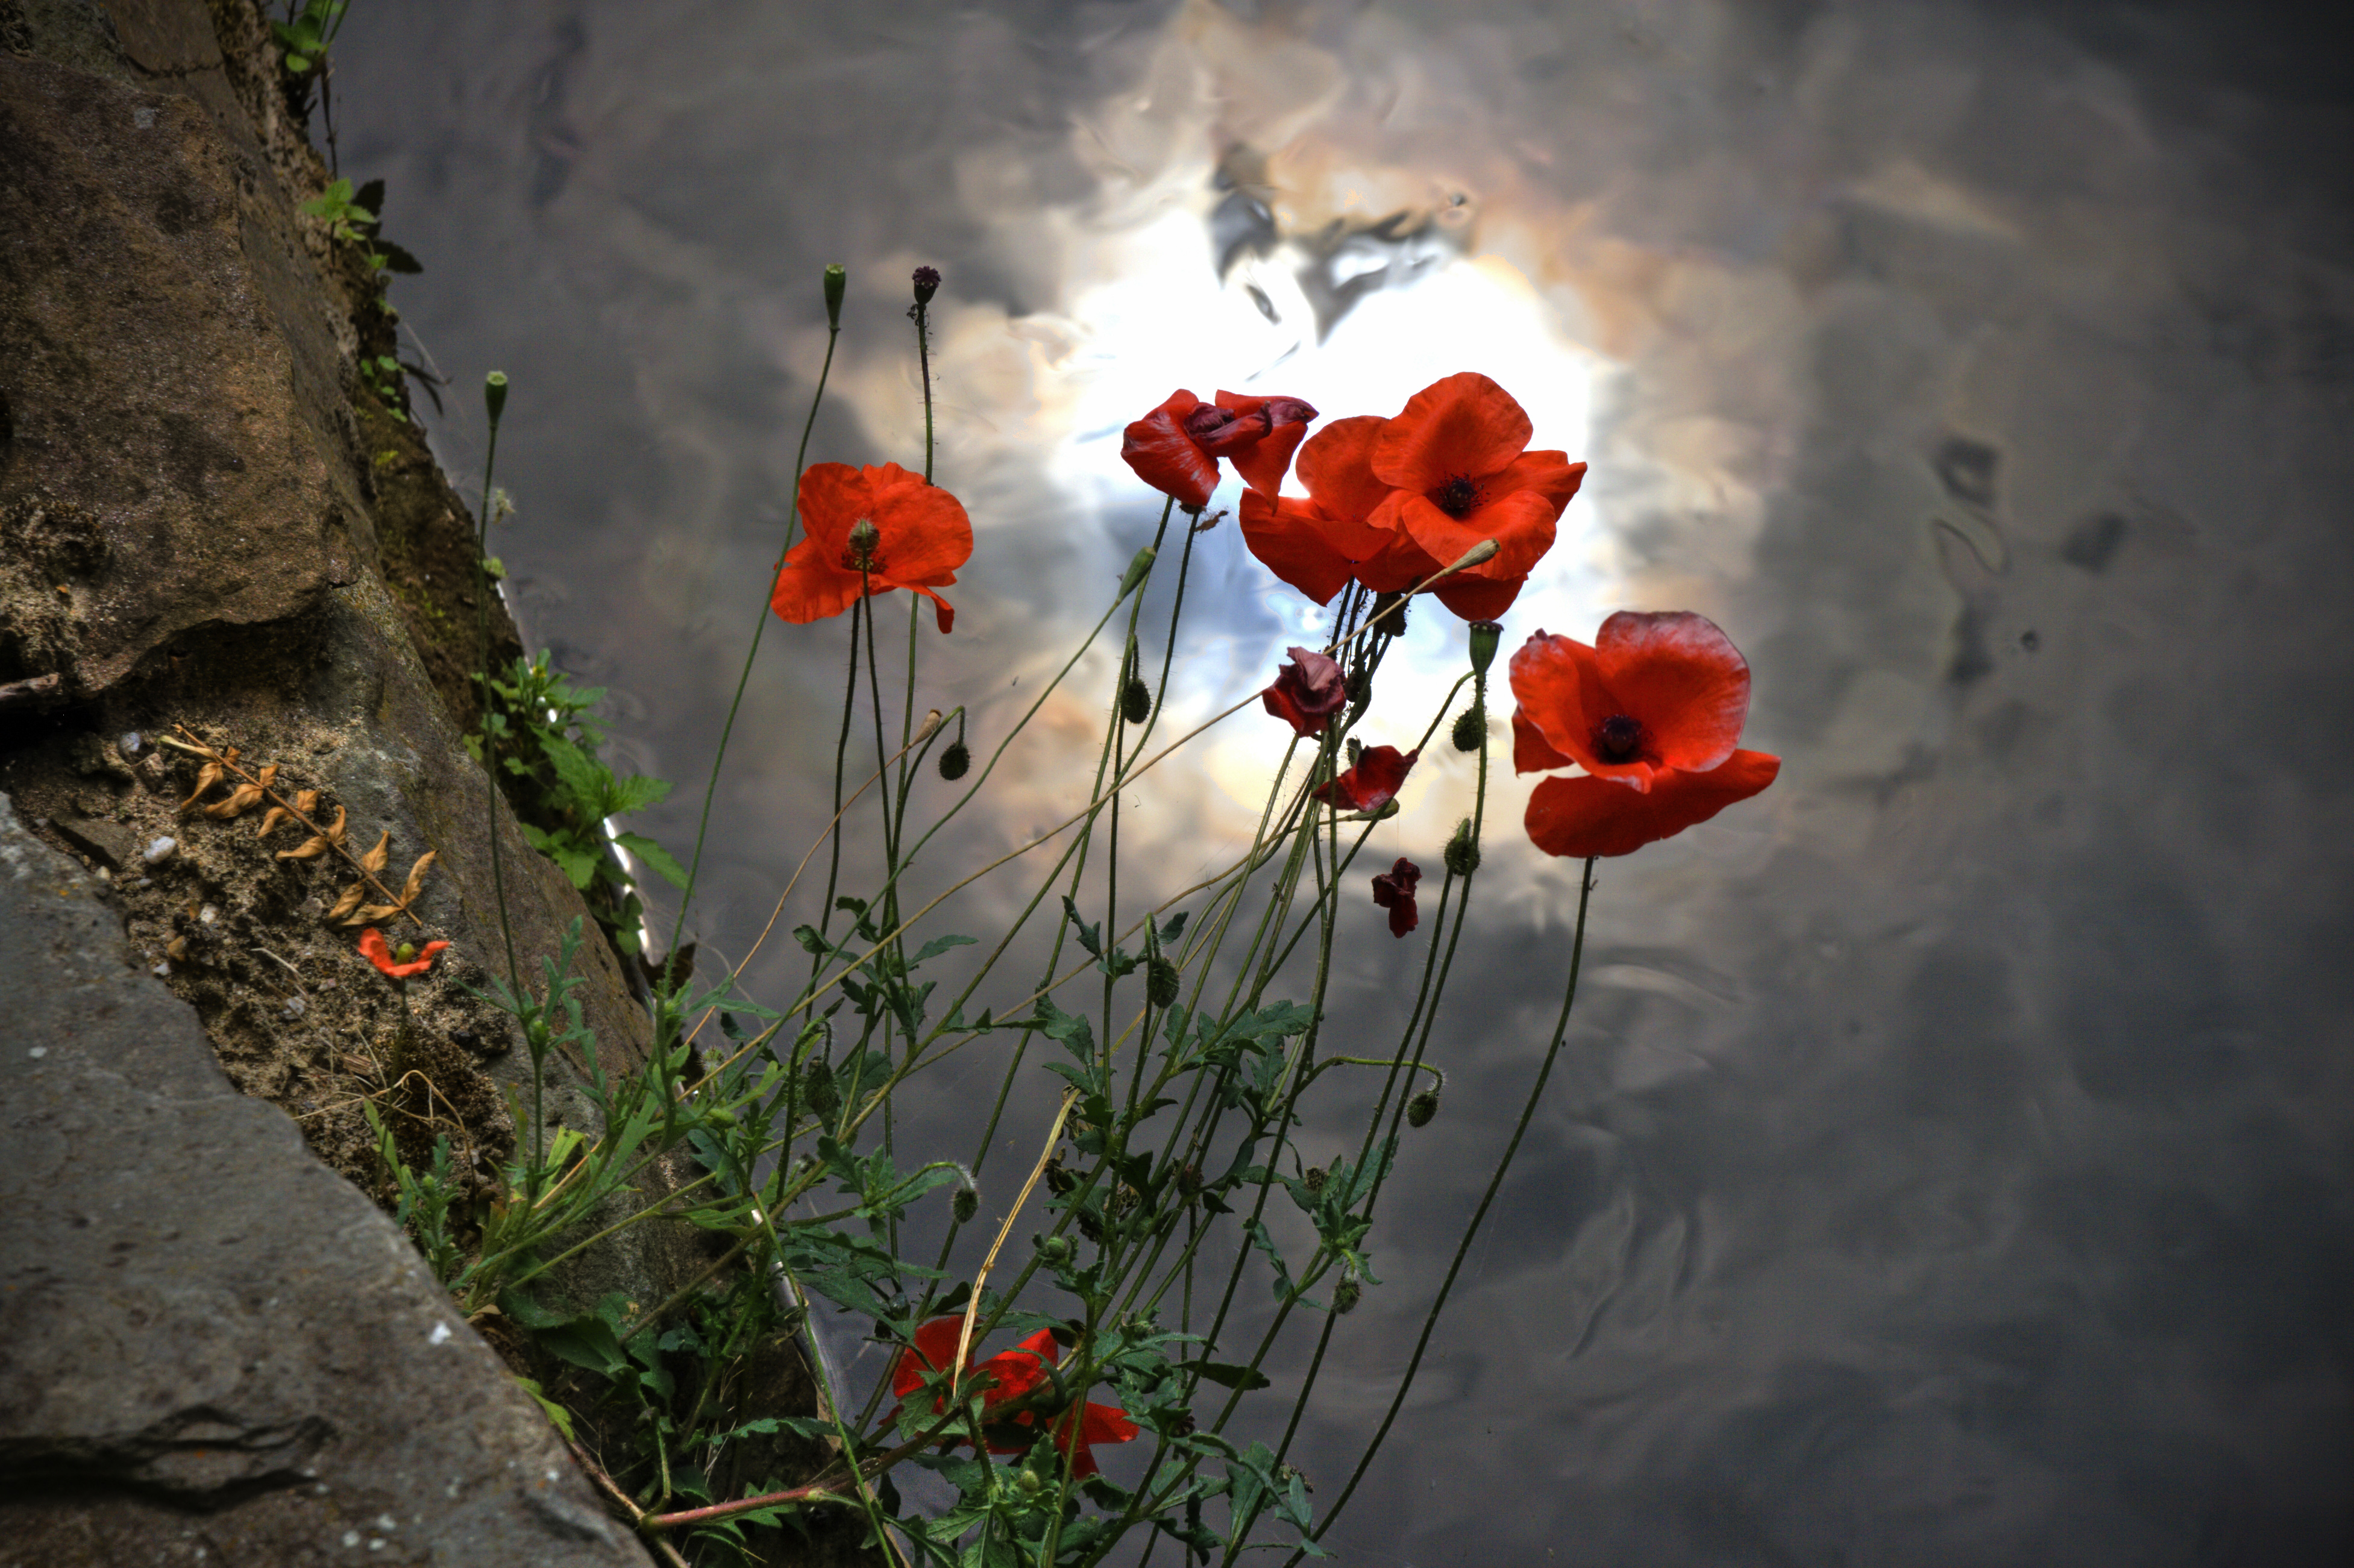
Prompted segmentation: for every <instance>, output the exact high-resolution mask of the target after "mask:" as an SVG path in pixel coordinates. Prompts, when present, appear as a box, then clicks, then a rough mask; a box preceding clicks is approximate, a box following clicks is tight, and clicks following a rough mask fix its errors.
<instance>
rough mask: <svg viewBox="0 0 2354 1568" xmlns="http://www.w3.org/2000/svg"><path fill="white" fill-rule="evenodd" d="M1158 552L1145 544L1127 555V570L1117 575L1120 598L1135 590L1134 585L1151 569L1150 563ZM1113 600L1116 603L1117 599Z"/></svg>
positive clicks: (1157, 556)
mask: <svg viewBox="0 0 2354 1568" xmlns="http://www.w3.org/2000/svg"><path fill="white" fill-rule="evenodd" d="M1160 554H1161V552H1160V551H1158V550H1156V549H1154V548H1153V547H1152V546H1150V545H1147V546H1144V548H1142V549H1140V550H1139V551H1137V552H1136V554H1135V555H1134V556H1131V557H1129V563H1128V570H1126V571H1125V572H1122V573H1121V574H1120V577H1119V597H1120V599H1126V598H1127V597H1128V596H1129V594H1132V593H1134V592H1135V591H1136V585H1137V584H1139V583H1140V582H1142V581H1143V580H1144V576H1145V574H1146V573H1147V572H1150V570H1151V569H1152V563H1153V562H1154V560H1156V559H1157V558H1159V556H1160ZM1113 602H1114V603H1115V604H1116V603H1118V602H1119V600H1118V599H1115V600H1113Z"/></svg>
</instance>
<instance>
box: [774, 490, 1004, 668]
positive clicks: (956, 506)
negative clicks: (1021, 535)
mask: <svg viewBox="0 0 2354 1568" xmlns="http://www.w3.org/2000/svg"><path fill="white" fill-rule="evenodd" d="M801 522H802V525H803V527H804V528H805V529H806V530H807V533H806V536H805V537H803V539H802V540H801V543H800V544H798V545H795V546H793V547H792V548H791V549H790V550H789V551H787V552H786V553H785V569H784V570H783V571H781V572H779V573H778V574H777V587H776V591H775V593H774V595H773V596H772V597H771V599H770V600H769V603H770V606H771V608H773V609H775V610H776V612H777V613H778V614H779V616H782V617H783V618H784V619H785V620H790V621H791V622H792V623H793V624H794V625H796V626H802V625H807V624H808V623H809V622H811V621H812V620H824V619H825V618H826V617H828V616H832V615H840V614H841V613H842V612H843V610H845V609H849V608H850V607H851V606H852V605H853V604H854V603H856V602H857V599H858V596H859V595H860V593H861V592H866V591H871V592H874V593H878V594H881V593H888V592H890V591H891V590H892V589H893V588H907V589H908V590H910V591H911V592H915V593H919V594H922V595H923V596H924V597H925V598H926V599H930V600H931V601H932V604H933V606H934V609H935V614H936V616H937V618H938V621H939V628H940V630H942V631H946V630H948V629H949V627H950V626H951V625H953V624H954V623H955V620H956V610H955V609H954V608H953V607H951V606H950V605H949V601H948V600H946V599H942V598H941V597H940V596H939V595H938V594H937V593H934V592H933V591H932V590H933V589H934V588H946V587H948V586H949V584H951V583H953V582H955V581H956V580H957V579H956V569H957V568H958V567H960V566H962V565H964V564H965V562H967V561H969V560H970V559H971V558H972V522H971V520H970V518H968V517H967V516H966V515H965V512H964V506H963V504H962V503H960V502H959V501H958V500H957V498H956V497H955V496H953V495H950V494H949V493H948V492H947V491H945V490H942V489H941V488H940V487H939V486H938V485H936V484H932V483H929V482H927V481H926V480H925V478H924V476H923V475H921V474H919V473H910V472H908V471H907V470H906V469H904V468H901V467H900V466H899V465H898V464H897V463H896V462H886V463H885V464H883V465H882V466H881V467H879V468H877V467H873V466H869V467H867V468H864V469H856V468H853V467H851V466H850V465H849V464H848V463H841V462H821V463H812V464H811V465H810V468H809V471H807V472H805V473H803V474H802V475H801ZM860 524H866V525H867V527H866V528H865V529H864V530H862V529H861V528H860ZM862 561H863V562H864V567H865V569H864V574H863V575H862V573H861V571H860V563H861V562H862Z"/></svg>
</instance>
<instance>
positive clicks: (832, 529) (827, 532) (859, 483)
mask: <svg viewBox="0 0 2354 1568" xmlns="http://www.w3.org/2000/svg"><path fill="white" fill-rule="evenodd" d="M796 494H797V495H798V497H799V503H800V506H801V532H802V534H803V535H805V536H806V537H808V538H811V539H821V540H823V541H825V544H826V550H825V554H826V556H827V557H828V558H829V559H831V558H832V557H834V556H840V555H841V554H842V552H843V549H844V548H845V547H846V546H848V545H849V543H850V529H851V525H852V524H854V523H856V522H857V521H858V520H859V519H860V518H861V517H864V516H865V515H867V514H868V512H869V510H870V509H871V508H872V507H873V506H874V504H875V496H874V492H873V490H872V488H871V487H870V486H869V485H868V483H867V480H866V475H865V474H864V473H862V472H860V471H858V470H857V469H854V468H853V467H851V466H850V465H849V464H848V463H846V462H813V463H811V464H810V465H809V467H808V468H806V469H804V470H802V471H801V487H800V489H799V490H798V491H797V492H796ZM796 548H798V546H796Z"/></svg>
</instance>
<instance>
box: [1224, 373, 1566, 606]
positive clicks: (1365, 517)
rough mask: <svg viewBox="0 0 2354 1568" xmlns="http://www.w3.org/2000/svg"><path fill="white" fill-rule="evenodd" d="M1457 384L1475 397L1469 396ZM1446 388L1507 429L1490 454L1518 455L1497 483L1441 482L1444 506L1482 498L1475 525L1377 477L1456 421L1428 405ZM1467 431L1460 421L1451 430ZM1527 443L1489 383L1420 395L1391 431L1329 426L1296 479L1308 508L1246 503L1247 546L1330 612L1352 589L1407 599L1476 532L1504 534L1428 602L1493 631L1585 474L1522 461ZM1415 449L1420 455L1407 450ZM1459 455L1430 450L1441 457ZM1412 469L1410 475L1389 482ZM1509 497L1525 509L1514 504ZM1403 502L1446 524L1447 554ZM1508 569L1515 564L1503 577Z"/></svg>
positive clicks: (1516, 413)
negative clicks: (1353, 583) (1397, 450)
mask: <svg viewBox="0 0 2354 1568" xmlns="http://www.w3.org/2000/svg"><path fill="white" fill-rule="evenodd" d="M1458 383H1476V384H1477V385H1476V386H1473V387H1468V388H1467V387H1458V386H1457V384H1458ZM1448 388H1454V392H1453V394H1452V396H1453V397H1454V402H1456V403H1468V404H1469V406H1470V408H1471V412H1472V413H1473V414H1475V415H1479V416H1482V417H1486V418H1491V419H1493V420H1498V421H1502V422H1503V423H1504V425H1505V427H1506V434H1507V435H1508V436H1511V437H1512V438H1513V439H1512V440H1510V441H1507V442H1504V443H1502V444H1501V445H1499V447H1498V449H1497V450H1502V446H1504V445H1509V446H1510V449H1511V452H1512V453H1516V454H1519V455H1517V456H1513V457H1511V458H1510V459H1509V461H1507V462H1506V464H1505V468H1504V472H1503V473H1502V475H1501V476H1500V477H1495V476H1490V477H1488V478H1484V479H1478V480H1474V479H1471V478H1468V477H1466V478H1464V480H1463V483H1462V484H1461V485H1456V486H1454V488H1452V489H1450V488H1449V486H1450V485H1452V484H1453V482H1454V480H1455V479H1456V478H1457V477H1458V476H1456V475H1453V474H1448V475H1447V476H1446V477H1445V478H1444V479H1442V480H1441V481H1439V482H1438V483H1437V489H1438V492H1439V495H1440V499H1441V500H1445V501H1448V502H1450V503H1451V502H1454V501H1457V500H1460V499H1461V498H1462V497H1463V496H1464V495H1466V494H1469V495H1472V496H1473V497H1474V499H1480V498H1484V499H1483V500H1482V501H1481V504H1480V505H1479V506H1478V507H1475V508H1473V512H1474V514H1476V515H1474V516H1470V517H1469V518H1468V519H1467V521H1466V522H1465V523H1464V524H1461V525H1457V524H1455V523H1454V522H1453V521H1452V520H1449V519H1447V518H1446V514H1444V513H1440V512H1437V511H1436V509H1435V506H1434V503H1431V502H1430V501H1429V500H1428V499H1427V498H1426V497H1421V496H1416V495H1413V494H1410V493H1407V492H1405V491H1401V490H1400V489H1398V487H1397V485H1396V483H1395V482H1394V480H1393V479H1392V478H1391V477H1390V474H1389V473H1386V472H1384V471H1383V470H1384V461H1386V460H1385V459H1384V456H1383V454H1384V453H1385V452H1389V451H1390V450H1391V449H1392V448H1393V447H1394V446H1397V445H1399V444H1400V442H1401V441H1404V442H1405V444H1406V445H1407V446H1408V447H1409V448H1410V449H1411V450H1409V452H1408V455H1409V456H1411V455H1412V454H1413V451H1418V450H1422V448H1426V447H1429V446H1431V445H1432V444H1433V442H1432V440H1431V433H1430V430H1429V429H1428V427H1429V426H1431V425H1432V424H1433V422H1434V420H1440V421H1441V422H1444V419H1443V418H1442V417H1443V416H1444V417H1447V418H1452V416H1449V415H1448V414H1447V408H1438V409H1437V412H1436V413H1434V412H1433V411H1432V407H1433V405H1434V404H1437V403H1440V402H1443V401H1444V399H1442V398H1441V397H1438V396H1437V395H1438V394H1441V393H1442V392H1443V391H1445V390H1446V389H1448ZM1479 388H1485V389H1486V391H1485V392H1482V391H1480V390H1479ZM1490 394H1492V396H1490ZM1402 420H1411V421H1412V422H1411V423H1409V424H1408V425H1407V427H1406V430H1405V437H1400V436H1399V435H1397V434H1396V432H1395V427H1397V426H1398V425H1399V423H1400V421H1402ZM1514 420H1517V423H1516V424H1515V423H1513V422H1512V421H1514ZM1462 422H1463V421H1462V420H1461V419H1460V418H1455V419H1454V421H1453V423H1454V424H1460V423H1462ZM1447 429H1453V425H1452V424H1450V425H1448V427H1447ZM1529 431H1530V426H1529V420H1528V416H1527V415H1526V414H1525V413H1522V411H1521V406H1520V405H1519V404H1518V403H1515V402H1513V401H1512V399H1511V396H1510V395H1509V394H1507V393H1506V392H1505V391H1504V390H1503V388H1501V387H1498V386H1497V385H1496V384H1495V383H1494V382H1492V381H1490V380H1489V379H1488V378H1487V377H1486V376H1473V375H1465V376H1449V377H1448V378H1447V380H1445V381H1440V382H1437V383H1435V384H1434V385H1433V386H1430V387H1425V388H1424V389H1423V390H1422V391H1421V392H1418V393H1416V395H1415V397H1414V399H1413V401H1411V402H1409V403H1408V404H1407V405H1406V411H1405V413H1404V414H1401V415H1400V416H1399V417H1398V418H1396V419H1381V418H1371V417H1368V416H1359V417H1357V418H1349V419H1336V420H1334V421H1333V422H1332V423H1331V424H1330V425H1327V426H1326V427H1324V429H1321V430H1320V431H1318V432H1317V433H1316V437H1315V439H1314V440H1310V442H1309V443H1308V444H1307V445H1306V446H1305V447H1302V448H1301V449H1300V451H1299V479H1300V482H1301V483H1303V484H1304V485H1306V486H1307V487H1308V497H1307V499H1305V500H1300V499H1299V498H1297V497H1292V496H1276V495H1273V494H1272V493H1269V494H1265V495H1261V494H1258V493H1255V492H1254V493H1246V495H1244V497H1243V500H1242V508H1241V523H1242V531H1243V541H1244V543H1245V544H1246V545H1247V546H1249V547H1250V551H1251V553H1252V554H1253V555H1255V556H1257V557H1258V558H1259V559H1260V560H1261V561H1263V562H1265V563H1266V564H1267V567H1268V569H1269V570H1271V571H1273V572H1274V573H1275V575H1276V576H1277V577H1281V578H1282V579H1283V580H1284V581H1285V582H1287V583H1289V584H1290V585H1291V586H1292V587H1293V588H1298V589H1299V591H1300V592H1302V593H1304V594H1306V595H1307V596H1308V597H1309V598H1310V599H1314V600H1315V601H1316V602H1317V603H1319V604H1330V603H1331V600H1332V596H1333V595H1334V594H1336V593H1338V592H1340V591H1341V588H1343V587H1344V586H1345V585H1346V584H1347V583H1348V582H1349V581H1350V579H1351V578H1352V577H1353V578H1355V579H1356V580H1357V581H1358V582H1361V583H1363V584H1364V585H1365V586H1366V587H1367V588H1372V589H1373V590H1374V591H1375V592H1377V593H1395V592H1398V591H1400V590H1402V589H1405V588H1412V587H1414V586H1415V584H1416V583H1418V582H1421V581H1423V580H1425V579H1426V578H1427V577H1432V576H1433V575H1435V574H1436V573H1437V571H1438V570H1439V569H1440V568H1441V567H1443V566H1445V565H1447V564H1448V563H1450V562H1453V561H1455V560H1457V559H1458V558H1459V557H1460V556H1462V554H1463V552H1464V551H1465V550H1468V549H1469V548H1470V547H1471V546H1473V545H1475V544H1478V543H1479V540H1480V539H1482V538H1485V537H1486V536H1487V535H1486V534H1485V533H1483V532H1480V531H1479V530H1480V529H1488V528H1493V529H1498V530H1511V531H1512V532H1511V538H1510V539H1509V540H1508V539H1507V538H1506V537H1504V536H1503V535H1501V534H1500V535H1499V538H1498V545H1499V549H1498V551H1497V554H1496V555H1495V556H1494V557H1493V558H1492V559H1490V560H1488V561H1485V562H1483V563H1481V564H1480V565H1479V566H1477V567H1469V568H1468V569H1466V570H1464V571H1461V572H1458V573H1457V574H1456V575H1455V576H1453V577H1448V578H1447V580H1446V581H1445V582H1443V583H1441V584H1439V585H1438V587H1437V588H1435V589H1433V590H1432V592H1433V593H1434V594H1435V595H1436V597H1437V599H1438V601H1439V602H1440V603H1441V604H1443V605H1445V606H1446V607H1447V609H1451V610H1453V611H1454V612H1455V613H1456V614H1458V615H1459V616H1461V617H1462V618H1463V619H1464V620H1494V619H1495V618H1496V617H1497V616H1499V615H1501V614H1502V613H1503V612H1504V611H1505V610H1506V609H1510V608H1511V603H1512V600H1513V599H1516V598H1518V597H1519V595H1520V591H1521V585H1522V582H1523V581H1525V580H1526V579H1527V577H1528V574H1529V570H1530V568H1531V567H1534V566H1535V565H1536V562H1537V560H1538V558H1539V557H1540V556H1543V554H1544V552H1545V550H1546V549H1547V548H1549V547H1550V546H1552V544H1553V524H1554V523H1555V522H1556V521H1558V520H1559V518H1560V516H1561V511H1562V508H1563V507H1564V506H1565V505H1567V504H1568V503H1569V498H1570V497H1571V496H1572V495H1574V494H1575V493H1576V492H1577V486H1578V482H1579V481H1580V480H1581V479H1582V478H1583V476H1584V474H1585V464H1584V463H1577V464H1569V463H1567V462H1565V461H1564V459H1563V454H1561V453H1560V452H1527V453H1522V452H1520V448H1521V447H1522V446H1524V445H1526V444H1527V441H1528V438H1529ZM1440 433H1441V434H1442V435H1444V434H1445V433H1446V432H1445V431H1441V432H1440ZM1416 441H1419V442H1420V446H1418V447H1417V446H1414V444H1413V443H1414V442H1416ZM1462 444H1463V443H1461V442H1460V441H1457V442H1455V443H1454V444H1453V445H1452V446H1450V445H1449V444H1448V443H1447V442H1446V441H1443V440H1442V441H1439V442H1438V443H1437V445H1438V446H1439V447H1440V448H1441V449H1442V455H1444V453H1445V452H1447V451H1452V450H1454V447H1456V446H1460V445H1462ZM1473 456H1474V457H1475V458H1477V459H1478V461H1491V457H1492V454H1489V455H1481V454H1479V453H1476V452H1475V453H1474V454H1473ZM1467 461H1468V460H1467ZM1426 466H1427V465H1426ZM1413 469H1414V465H1413V464H1412V463H1408V464H1406V465H1405V467H1403V468H1397V469H1395V470H1394V471H1398V472H1407V471H1412V470H1413ZM1466 487H1469V488H1468V489H1467V488H1466ZM1514 495H1518V496H1520V497H1521V498H1522V499H1519V500H1511V499H1510V498H1511V496H1514ZM1410 502H1419V503H1421V504H1422V505H1423V506H1424V507H1426V508H1429V509H1432V510H1433V514H1434V515H1437V516H1439V517H1440V518H1442V520H1446V521H1448V523H1449V527H1450V529H1451V530H1452V531H1451V532H1450V533H1448V534H1447V535H1446V537H1445V539H1444V540H1443V541H1442V543H1443V544H1445V545H1447V546H1449V547H1447V548H1446V549H1445V550H1444V551H1443V552H1442V551H1441V550H1440V549H1437V548H1434V547H1432V546H1431V542H1430V540H1428V539H1426V538H1422V537H1420V536H1418V535H1416V534H1415V533H1414V532H1413V531H1412V530H1410V529H1409V528H1407V527H1405V525H1404V520H1405V517H1406V515H1407V514H1408V512H1409V511H1410V510H1411V508H1410V507H1409V505H1408V503H1410ZM1488 503H1493V504H1492V505H1491V504H1488ZM1473 524H1476V526H1473ZM1506 546H1510V548H1509V551H1508V549H1507V548H1506ZM1508 558H1509V559H1510V560H1511V562H1512V563H1513V565H1511V567H1509V568H1508V567H1506V565H1505V563H1506V561H1507V559H1508Z"/></svg>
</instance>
